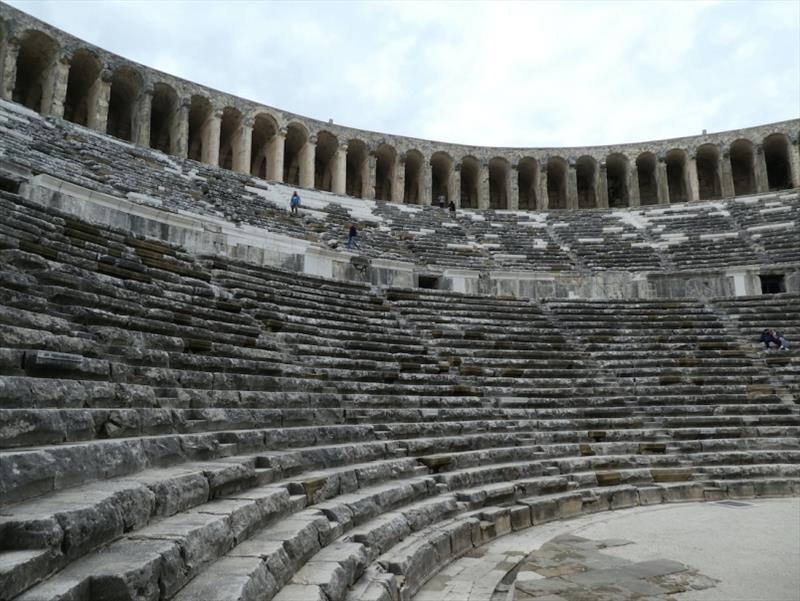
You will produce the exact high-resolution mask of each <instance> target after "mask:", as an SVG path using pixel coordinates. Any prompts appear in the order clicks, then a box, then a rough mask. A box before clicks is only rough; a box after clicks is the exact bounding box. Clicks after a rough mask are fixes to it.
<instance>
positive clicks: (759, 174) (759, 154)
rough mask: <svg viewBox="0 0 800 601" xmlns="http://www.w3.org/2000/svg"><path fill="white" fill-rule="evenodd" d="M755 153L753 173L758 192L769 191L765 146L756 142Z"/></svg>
mask: <svg viewBox="0 0 800 601" xmlns="http://www.w3.org/2000/svg"><path fill="white" fill-rule="evenodd" d="M754 151H755V152H754V154H753V173H754V175H755V178H756V192H757V193H759V194H764V193H765V192H769V181H768V180H767V161H766V159H765V158H764V147H763V146H762V145H761V144H756V147H755V148H754Z"/></svg>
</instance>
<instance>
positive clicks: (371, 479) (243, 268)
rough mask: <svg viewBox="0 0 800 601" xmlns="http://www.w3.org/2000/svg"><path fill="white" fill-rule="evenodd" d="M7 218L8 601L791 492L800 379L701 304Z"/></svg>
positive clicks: (323, 580)
mask: <svg viewBox="0 0 800 601" xmlns="http://www.w3.org/2000/svg"><path fill="white" fill-rule="evenodd" d="M0 209H2V210H3V214H4V219H3V222H2V224H0V266H2V267H0V282H2V284H0V332H2V344H1V345H0V346H2V348H0V541H2V543H0V598H2V599H24V600H28V601H30V600H39V599H54V598H72V599H92V598H140V599H164V600H166V599H173V598H178V599H187V600H188V599H209V600H217V599H219V600H222V599H255V598H259V599H272V598H274V599H278V600H283V601H287V600H290V599H303V600H305V599H324V600H325V601H331V600H334V599H350V600H355V599H359V600H362V601H363V600H368V599H398V598H401V597H402V598H409V596H410V595H412V594H413V593H414V591H415V590H416V589H417V588H418V587H419V586H421V584H422V583H424V581H425V580H426V579H427V578H429V577H430V576H431V575H432V574H434V573H435V572H436V571H437V570H438V569H440V568H441V567H443V566H444V565H446V564H447V563H448V562H449V561H450V560H452V559H453V558H454V557H456V556H458V555H460V554H462V553H464V552H466V551H468V550H470V549H473V548H474V547H476V546H479V545H481V544H483V543H484V542H486V541H487V540H490V539H492V538H494V537H497V536H501V535H503V534H505V533H507V532H510V531H511V530H513V529H520V528H525V527H529V526H530V525H531V524H534V525H535V524H539V523H543V522H545V521H548V520H552V519H560V518H567V517H570V516H572V515H577V514H580V513H586V512H593V511H600V510H606V509H613V508H621V507H628V506H632V505H636V504H647V503H654V502H664V501H672V500H702V499H708V498H720V497H723V496H753V495H776V494H798V493H800V485H799V484H798V482H800V468H799V467H798V465H800V462H799V461H798V460H799V459H800V443H799V442H798V433H800V418H798V414H797V411H796V400H797V396H796V392H792V390H791V389H789V388H787V387H778V386H777V385H776V384H775V383H774V382H773V381H772V377H773V374H772V372H771V371H770V368H769V367H768V366H767V365H765V364H764V363H763V361H762V355H761V354H757V355H756V356H755V357H754V356H752V355H751V354H749V351H748V349H747V348H742V345H743V344H746V342H744V340H745V338H738V337H737V333H736V331H735V330H731V329H730V328H728V327H726V325H725V323H724V322H723V321H722V320H721V319H720V318H719V317H718V316H717V314H716V313H714V312H713V311H712V309H711V308H710V307H707V306H705V305H701V304H699V303H695V302H670V303H666V302H655V301H654V302H649V303H646V302H635V303H634V302H628V303H625V302H618V303H599V302H583V301H564V302H551V303H535V302H531V301H522V300H510V299H495V298H488V297H473V296H468V295H459V294H454V293H446V292H441V291H429V292H422V291H411V290H399V289H397V290H388V291H386V292H383V291H380V290H377V289H372V288H370V287H369V286H366V285H361V284H348V283H341V282H333V281H328V280H323V279H319V278H312V277H306V276H300V275H298V274H290V273H287V272H282V271H279V270H275V269H268V268H264V267H256V266H253V265H248V264H245V263H241V262H237V261H234V260H232V259H229V258H226V257H202V258H197V257H193V256H191V255H189V254H187V253H185V252H184V251H183V250H182V249H180V248H178V247H175V246H170V245H166V244H164V243H162V242H159V241H156V240H149V239H148V240H145V239H140V238H136V237H133V236H131V235H129V234H127V233H126V232H121V231H117V230H114V229H111V228H107V227H100V226H96V225H91V224H88V223H85V222H82V221H80V220H77V219H74V218H72V217H69V216H68V215H65V214H61V213H59V212H58V211H56V210H53V209H47V210H45V209H42V208H41V207H39V206H38V205H35V204H31V203H28V202H26V201H24V200H23V199H21V198H20V197H19V196H18V195H16V194H13V193H6V192H2V193H0ZM792 307H793V305H787V307H786V308H785V310H786V311H794V309H793V308H792ZM716 311H718V312H719V313H724V314H733V313H734V312H733V311H732V310H730V308H729V307H727V306H725V307H723V306H722V305H720V306H719V307H718V308H717V309H716ZM792 369H794V368H792ZM779 388H780V390H779Z"/></svg>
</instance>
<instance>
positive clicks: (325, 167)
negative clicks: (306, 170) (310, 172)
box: [314, 130, 339, 192]
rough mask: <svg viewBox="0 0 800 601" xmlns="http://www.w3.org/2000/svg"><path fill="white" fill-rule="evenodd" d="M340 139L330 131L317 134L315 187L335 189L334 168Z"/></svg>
mask: <svg viewBox="0 0 800 601" xmlns="http://www.w3.org/2000/svg"><path fill="white" fill-rule="evenodd" d="M338 149H339V139H338V138H337V137H336V136H334V135H333V134H332V133H331V132H329V131H325V130H323V131H320V132H319V133H318V134H317V150H316V153H315V154H314V188H316V189H317V190H325V191H326V192H332V191H333V170H334V169H335V168H336V152H337V151H338Z"/></svg>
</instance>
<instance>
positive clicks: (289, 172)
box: [283, 121, 308, 186]
mask: <svg viewBox="0 0 800 601" xmlns="http://www.w3.org/2000/svg"><path fill="white" fill-rule="evenodd" d="M307 143H308V130H306V128H305V126H304V125H303V124H302V123H300V122H298V121H293V122H292V123H289V125H288V126H287V127H286V141H285V142H284V146H283V148H284V150H283V181H284V182H286V183H287V184H289V185H290V186H299V185H300V163H301V161H302V160H303V149H304V148H305V145H306V144H307Z"/></svg>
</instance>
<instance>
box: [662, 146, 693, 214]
mask: <svg viewBox="0 0 800 601" xmlns="http://www.w3.org/2000/svg"><path fill="white" fill-rule="evenodd" d="M664 163H665V165H666V168H667V187H668V189H669V201H670V202H671V203H673V202H686V201H687V200H688V199H689V190H688V187H687V185H686V179H687V169H688V168H689V163H688V157H687V155H686V151H685V150H683V149H681V148H673V149H672V150H670V151H669V152H667V154H666V156H665V157H664Z"/></svg>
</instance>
